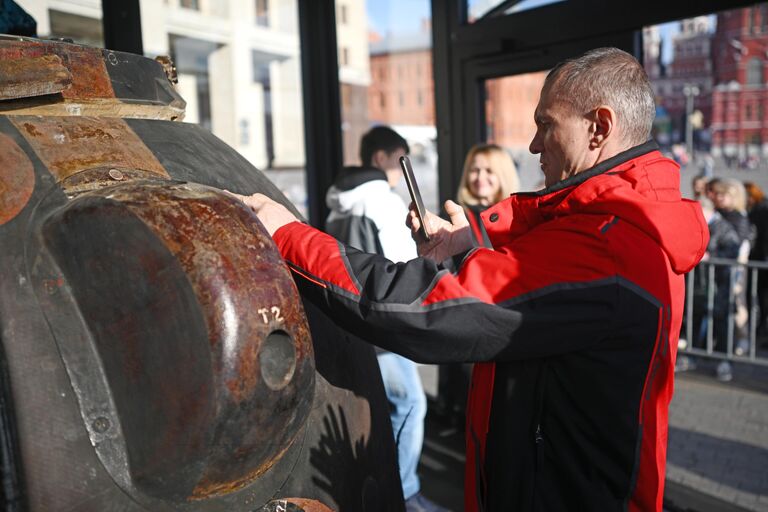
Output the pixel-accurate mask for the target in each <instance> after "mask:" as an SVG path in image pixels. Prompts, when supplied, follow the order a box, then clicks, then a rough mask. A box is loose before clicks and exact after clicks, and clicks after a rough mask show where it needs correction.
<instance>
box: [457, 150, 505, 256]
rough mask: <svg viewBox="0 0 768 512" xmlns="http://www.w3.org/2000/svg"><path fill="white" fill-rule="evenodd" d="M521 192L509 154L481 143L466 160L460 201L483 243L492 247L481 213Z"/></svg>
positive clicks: (460, 188) (477, 236)
mask: <svg viewBox="0 0 768 512" xmlns="http://www.w3.org/2000/svg"><path fill="white" fill-rule="evenodd" d="M518 190H520V178H519V177H518V176H517V169H515V163H514V162H513V161H512V158H510V156H509V154H508V153H507V152H506V151H505V150H504V149H502V148H501V147H499V146H497V145H495V144H477V145H475V146H473V147H472V149H470V150H469V153H467V158H466V159H465V160H464V171H463V173H462V175H461V183H460V185H459V191H458V194H457V202H458V203H459V204H460V205H461V206H463V207H464V210H465V211H466V212H467V218H468V219H469V223H470V224H471V226H472V232H473V233H474V234H475V238H476V239H477V241H478V242H479V243H482V244H483V245H490V242H489V241H488V235H487V234H486V233H485V228H483V223H482V221H481V219H480V213H481V212H482V211H484V210H485V209H486V208H488V207H489V206H492V205H494V204H496V203H498V202H499V201H501V200H502V199H504V198H506V197H509V195H510V194H514V193H515V192H517V191H518Z"/></svg>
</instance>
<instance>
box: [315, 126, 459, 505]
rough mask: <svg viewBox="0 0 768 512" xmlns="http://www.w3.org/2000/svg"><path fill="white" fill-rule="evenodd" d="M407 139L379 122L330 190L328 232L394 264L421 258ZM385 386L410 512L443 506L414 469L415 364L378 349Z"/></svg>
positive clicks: (420, 410) (421, 407) (421, 408)
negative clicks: (405, 195)
mask: <svg viewBox="0 0 768 512" xmlns="http://www.w3.org/2000/svg"><path fill="white" fill-rule="evenodd" d="M408 151H409V148H408V143H407V142H406V140H405V139H404V138H403V137H401V136H400V135H399V134H398V133H397V132H395V131H394V130H392V129H391V128H388V127H386V126H377V127H374V128H372V129H371V130H370V131H368V132H367V133H366V134H365V135H363V137H362V139H361V141H360V160H361V162H362V166H360V167H345V168H344V169H342V170H341V172H340V173H339V175H338V176H337V178H336V180H335V182H334V184H333V185H332V186H331V187H330V188H329V189H328V193H327V194H326V197H325V200H326V203H327V205H328V208H329V209H330V210H331V213H330V215H329V216H328V219H327V220H326V224H325V226H326V232H327V233H328V234H330V235H332V236H334V237H335V238H337V239H338V240H340V241H342V242H344V243H346V244H348V245H351V246H352V247H355V248H356V249H360V250H362V251H365V252H369V253H376V254H381V255H383V256H384V257H386V258H387V259H389V260H391V261H394V262H405V261H408V260H411V259H413V258H415V257H416V256H417V254H416V245H415V244H414V242H413V240H412V239H411V231H410V229H408V227H407V226H406V225H405V223H404V222H403V219H404V218H405V216H406V215H407V213H408V208H407V207H406V205H405V203H404V202H403V200H402V199H401V198H400V196H399V195H397V193H395V191H394V190H392V189H393V187H395V186H396V185H397V183H398V182H399V181H400V178H401V177H402V171H401V169H400V163H399V159H400V157H401V156H403V155H406V154H408ZM376 351H377V358H378V360H379V367H380V368H381V377H382V380H383V382H384V390H385V391H386V394H387V400H388V401H389V403H390V419H391V421H392V431H393V433H394V435H395V442H396V444H397V458H398V465H399V467H400V480H401V481H402V486H403V496H404V497H405V500H406V501H405V505H406V511H408V512H411V511H413V512H417V511H418V512H421V511H441V510H445V509H443V508H441V507H439V506H438V505H436V504H434V503H432V502H431V501H430V500H428V499H427V498H426V497H424V496H423V495H422V494H421V492H420V490H421V484H420V482H419V477H418V475H417V474H416V468H417V466H418V464H419V457H420V456H421V447H422V444H423V441H424V417H425V415H426V412H427V399H426V396H425V395H424V389H423V387H422V385H421V379H420V378H419V374H418V371H417V368H416V363H414V362H413V361H411V360H409V359H406V358H404V357H402V356H400V355H398V354H395V353H393V352H388V351H385V350H383V349H379V348H377V349H376Z"/></svg>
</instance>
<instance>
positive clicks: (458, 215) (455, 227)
mask: <svg viewBox="0 0 768 512" xmlns="http://www.w3.org/2000/svg"><path fill="white" fill-rule="evenodd" d="M444 208H445V211H446V213H448V217H450V219H451V221H450V222H448V221H446V220H443V219H441V218H440V217H438V216H437V215H434V214H433V213H431V212H426V218H425V219H424V222H425V223H426V225H427V232H428V233H429V242H425V241H424V240H422V238H421V236H420V234H419V228H420V227H421V222H419V218H418V217H417V216H416V209H415V207H414V205H413V204H411V208H410V211H409V212H408V217H407V218H406V220H405V224H406V225H407V226H408V227H409V228H411V236H412V237H413V240H414V241H415V242H416V248H417V250H418V252H419V256H423V257H425V258H429V259H431V260H433V261H437V262H441V261H443V260H446V259H447V258H450V257H451V256H453V255H454V254H458V253H460V252H464V251H466V250H468V249H471V248H472V246H473V245H474V242H473V241H472V231H471V228H470V226H469V221H467V216H466V215H465V214H464V209H463V208H462V207H461V206H459V205H458V204H456V203H454V202H453V201H451V200H448V201H446V202H445V205H444Z"/></svg>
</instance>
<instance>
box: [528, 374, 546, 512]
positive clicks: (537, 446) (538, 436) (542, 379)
mask: <svg viewBox="0 0 768 512" xmlns="http://www.w3.org/2000/svg"><path fill="white" fill-rule="evenodd" d="M547 369H548V366H547V363H546V362H544V363H543V364H542V368H541V374H540V375H539V386H538V390H537V393H536V395H537V402H538V403H537V405H536V431H535V432H534V434H533V443H534V450H535V458H534V471H533V482H532V489H531V492H532V499H531V504H532V510H534V511H535V510H537V507H536V505H537V501H538V500H537V497H538V482H539V473H540V472H541V469H542V465H543V460H542V459H543V451H544V447H543V445H542V441H543V440H544V431H543V430H542V428H541V420H542V416H543V415H544V396H545V391H546V384H547Z"/></svg>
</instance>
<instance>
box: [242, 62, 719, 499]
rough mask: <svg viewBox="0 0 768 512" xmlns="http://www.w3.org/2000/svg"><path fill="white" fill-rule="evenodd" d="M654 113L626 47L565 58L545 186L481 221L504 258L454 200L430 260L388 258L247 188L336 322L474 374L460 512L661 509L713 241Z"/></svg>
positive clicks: (548, 118) (430, 223)
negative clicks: (691, 294)
mask: <svg viewBox="0 0 768 512" xmlns="http://www.w3.org/2000/svg"><path fill="white" fill-rule="evenodd" d="M654 112H655V104H654V97H653V90H652V89H651V86H650V83H649V81H648V77H647V75H646V74H645V71H644V70H643V67H642V65H640V64H639V63H638V62H637V60H635V58H634V57H632V56H631V55H629V54H627V53H625V52H623V51H621V50H618V49H616V48H599V49H596V50H592V51H589V52H587V53H586V54H584V55H582V56H581V57H579V58H576V59H573V60H570V61H566V62H564V63H561V64H560V65H558V66H556V67H555V68H554V69H553V70H552V71H551V72H550V73H549V74H548V76H547V78H546V80H545V82H544V86H543V89H542V93H541V98H540V100H539V104H538V106H537V107H536V112H535V121H536V127H537V131H536V135H535V136H534V138H533V141H532V142H531V145H530V150H531V152H533V153H534V154H539V155H540V157H539V158H540V163H541V168H542V171H543V173H544V177H545V185H546V188H545V189H544V190H541V191H538V192H531V193H518V194H514V195H512V196H511V197H510V198H508V199H506V200H504V201H502V202H501V203H499V204H497V205H495V206H493V207H491V208H489V209H488V210H486V211H485V212H483V214H482V218H483V223H484V226H485V229H486V231H487V233H488V237H489V239H490V242H491V243H492V245H493V248H485V247H476V246H474V245H473V242H472V240H473V239H472V235H471V229H470V227H469V223H468V221H467V219H466V216H465V215H464V213H463V210H462V209H461V207H460V206H459V205H457V204H455V203H453V202H452V201H447V202H446V204H445V207H446V211H447V212H448V214H449V216H450V218H451V221H450V222H448V221H445V220H442V219H440V218H439V217H437V216H435V215H432V214H427V216H426V228H427V230H428V231H429V232H430V233H431V237H430V240H429V241H428V242H421V243H420V244H419V253H420V254H421V257H420V258H418V259H415V260H411V261H409V262H407V263H405V264H394V263H392V262H390V261H388V260H386V259H385V258H382V257H379V256H375V255H370V254H364V253H359V252H356V251H354V250H353V249H351V248H347V247H343V246H342V247H340V246H339V244H338V242H337V241H336V240H335V239H333V238H332V237H329V236H328V235H326V234H324V233H322V232H320V231H317V230H315V229H313V228H311V227H309V226H307V225H305V224H302V223H301V222H299V221H298V220H297V219H296V218H295V217H294V216H293V215H292V214H291V213H290V212H289V211H288V210H287V209H286V208H284V207H282V206H281V205H279V204H278V203H276V202H274V201H272V200H271V199H269V198H267V197H266V196H264V195H260V194H254V195H252V196H249V197H242V200H243V201H244V202H245V203H246V205H248V206H249V207H250V208H251V209H252V210H253V211H254V212H255V213H256V215H257V216H258V218H259V219H260V220H261V222H262V223H263V224H264V226H265V228H266V229H267V230H268V232H269V233H270V234H271V235H272V237H273V239H274V241H275V243H276V245H277V247H278V249H279V250H280V253H281V254H282V255H283V257H284V258H285V261H286V263H287V265H288V267H289V268H290V269H292V270H293V271H294V273H295V278H296V282H297V285H298V286H299V289H300V290H301V292H302V293H303V294H304V295H305V297H306V298H307V299H308V300H311V301H313V302H315V303H316V304H318V305H319V307H322V308H325V309H326V310H327V311H330V312H332V314H333V315H334V318H335V319H336V321H337V322H339V323H340V324H342V325H344V326H345V327H346V328H349V329H352V330H354V331H355V332H357V333H359V334H360V336H362V337H363V338H365V339H367V340H369V341H370V342H372V343H375V344H377V345H380V346H382V347H385V348H387V349H389V350H393V351H397V352H400V353H401V354H403V355H405V356H407V357H410V358H413V359H415V360H417V361H424V362H427V361H429V362H433V363H434V362H438V363H439V362H448V361H451V362H465V361H472V362H476V363H478V364H476V365H475V370H474V372H473V380H472V387H471V390H470V402H469V406H468V408H469V410H468V418H467V421H468V423H467V451H466V456H467V460H466V466H465V468H466V472H465V509H466V510H467V511H470V512H471V511H478V510H484V511H508V510H515V511H533V510H536V511H562V510H600V511H620V510H621V511H623V510H631V511H653V510H655V511H661V509H662V498H663V491H664V478H665V465H666V446H667V411H668V406H669V402H670V399H671V397H672V389H673V379H674V371H673V369H674V362H675V356H676V351H677V341H678V339H677V338H678V334H679V331H680V325H681V321H682V310H683V302H684V291H685V283H684V274H685V273H686V272H689V271H690V270H691V269H692V268H693V267H694V266H695V265H696V264H697V263H698V262H699V260H700V259H701V257H702V256H703V255H704V252H705V250H706V246H707V241H708V230H707V225H706V222H705V221H704V218H703V216H702V213H701V208H700V207H699V205H698V203H696V202H694V201H690V200H686V199H683V198H682V197H681V194H680V174H679V167H678V165H677V164H676V163H675V162H673V161H672V160H669V159H667V158H665V157H664V156H662V155H661V153H660V152H659V151H658V147H657V146H656V144H655V143H653V142H648V137H649V134H650V130H651V125H652V122H653V117H654ZM408 219H409V223H410V225H411V229H412V233H413V235H414V236H416V232H417V230H418V229H419V228H420V227H421V226H420V223H419V221H418V219H417V218H416V216H415V214H414V212H413V211H411V212H410V213H409V217H408ZM395 333H396V334H397V335H395Z"/></svg>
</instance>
